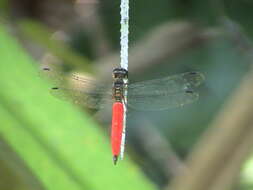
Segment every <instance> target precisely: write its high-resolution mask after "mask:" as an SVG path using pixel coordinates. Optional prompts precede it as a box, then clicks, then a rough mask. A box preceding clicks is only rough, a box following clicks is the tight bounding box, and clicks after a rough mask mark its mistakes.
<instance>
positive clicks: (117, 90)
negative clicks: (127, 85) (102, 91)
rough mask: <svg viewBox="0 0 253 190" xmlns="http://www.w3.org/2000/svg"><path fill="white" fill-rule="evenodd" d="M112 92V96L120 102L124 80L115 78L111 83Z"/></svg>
mask: <svg viewBox="0 0 253 190" xmlns="http://www.w3.org/2000/svg"><path fill="white" fill-rule="evenodd" d="M112 94H113V98H114V99H115V100H116V101H118V102H121V101H122V99H123V94H124V82H123V79H120V78H119V79H115V81H114V84H113V88H112Z"/></svg>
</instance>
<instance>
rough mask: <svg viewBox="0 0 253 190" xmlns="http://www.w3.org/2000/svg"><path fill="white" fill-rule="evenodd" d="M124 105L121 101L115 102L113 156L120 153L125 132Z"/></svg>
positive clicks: (112, 140)
mask: <svg viewBox="0 0 253 190" xmlns="http://www.w3.org/2000/svg"><path fill="white" fill-rule="evenodd" d="M123 118H124V106H123V103H121V102H115V103H114V104H113V107H112V129H111V144H112V154H113V156H118V155H119V154H120V146H121V140H122V132H123Z"/></svg>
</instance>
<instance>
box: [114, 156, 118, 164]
mask: <svg viewBox="0 0 253 190" xmlns="http://www.w3.org/2000/svg"><path fill="white" fill-rule="evenodd" d="M117 161H118V156H117V155H114V156H113V163H114V165H116V164H117Z"/></svg>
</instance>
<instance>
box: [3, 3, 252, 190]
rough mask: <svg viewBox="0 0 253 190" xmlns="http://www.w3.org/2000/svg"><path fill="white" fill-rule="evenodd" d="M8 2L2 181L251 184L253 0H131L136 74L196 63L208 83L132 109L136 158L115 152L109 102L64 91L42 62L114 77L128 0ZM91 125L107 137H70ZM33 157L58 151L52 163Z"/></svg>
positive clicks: (23, 185) (198, 187) (33, 184)
mask: <svg viewBox="0 0 253 190" xmlns="http://www.w3.org/2000/svg"><path fill="white" fill-rule="evenodd" d="M0 2H1V3H0V8H1V10H0V16H1V17H0V18H1V30H2V34H1V35H2V37H1V38H0V43H1V44H2V45H1V48H0V53H1V57H0V59H1V62H0V64H1V67H0V70H1V72H0V80H1V82H0V86H1V91H0V107H1V110H2V111H1V112H2V113H6V115H4V114H2V116H1V117H2V119H1V120H2V122H1V125H0V128H2V129H0V131H1V132H0V140H1V141H0V178H1V179H0V187H1V189H8V190H11V189H13V190H14V189H19V190H20V189H54V190H55V189H58V188H59V189H60V188H61V189H64V188H66V189H69V188H71V189H92V190H93V189H101V188H103V185H102V184H107V185H108V184H109V186H108V188H109V189H124V188H125V189H146V188H147V187H148V188H150V189H155V188H157V189H164V188H165V189H173V190H177V189H184V190H186V189H188V190H191V189H194V190H202V189H205V190H209V189H210V190H211V189H213V190H214V189H215V190H219V189H240V190H248V189H252V188H253V187H252V186H253V183H252V174H253V173H252V164H251V157H250V153H251V148H252V144H253V141H252V140H251V139H252V138H251V136H250V135H251V134H253V131H252V129H251V128H252V126H253V120H252V114H253V103H252V102H253V101H252V98H253V94H252V81H253V73H252V66H251V63H252V56H251V53H252V48H251V43H252V42H251V39H252V36H253V26H252V18H253V13H252V8H253V3H252V2H251V1H249V0H230V1H226V0H224V1H219V0H215V1H213V0H209V1H201V0H160V1H156V2H154V1H152V0H138V1H133V0H130V34H129V40H130V47H129V80H130V82H135V81H141V80H147V79H153V78H159V77H163V76H167V75H173V74H177V73H182V72H187V71H199V72H201V73H203V74H204V75H205V82H204V83H203V85H201V86H200V88H198V91H199V94H200V98H199V100H198V101H197V102H194V103H193V104H190V105H186V106H184V107H180V108H175V109H169V110H165V111H158V112H137V111H132V112H131V113H130V114H129V117H128V126H127V127H128V128H127V140H126V142H127V146H126V154H127V157H128V158H129V159H126V160H125V161H122V162H119V166H116V167H114V166H113V165H112V163H111V161H110V159H111V158H109V157H110V146H109V134H110V132H109V130H110V129H109V128H110V127H109V126H110V117H111V116H110V114H109V113H110V111H108V110H107V111H104V110H99V111H97V110H89V109H87V108H85V107H83V106H81V105H79V106H78V105H77V106H76V107H73V106H72V105H71V104H69V103H66V102H63V101H58V100H57V99H55V98H54V97H51V95H50V94H49V93H48V91H47V89H46V87H50V86H53V84H51V83H50V84H49V83H48V82H45V79H43V77H42V78H39V77H38V75H37V74H36V73H39V70H40V68H41V67H44V66H51V67H53V68H56V70H57V71H60V72H61V74H64V75H65V76H66V78H67V77H68V76H69V74H70V73H72V72H75V73H79V74H81V75H84V76H91V77H93V78H96V79H99V80H101V81H103V82H105V83H109V84H110V81H111V71H112V69H113V68H114V67H116V66H119V52H120V49H119V48H120V47H119V38H120V33H119V31H120V24H119V23H120V15H119V13H120V8H119V6H120V1H116V0H114V1H113V0H104V1H99V0H97V1H96V0H79V1H74V0H54V1H50V0H44V1H39V0H10V1H7V0H1V1H0ZM7 39H8V40H7ZM13 44H15V45H13ZM7 48H8V49H7ZM21 54H22V56H21ZM29 69H31V70H33V71H31V72H30V70H29ZM60 72H58V73H60ZM31 73H33V74H31ZM35 78H36V79H35ZM21 79H22V80H21ZM38 81H39V82H38ZM49 81H50V80H49ZM29 85H31V86H29ZM43 85H44V86H43ZM21 91H22V92H21ZM44 94H47V95H44ZM50 102H51V103H50ZM53 105H54V106H53ZM38 106H41V107H39V108H38ZM36 109H40V112H41V113H42V112H43V116H42V114H41V113H40V112H39V111H38V110H37V111H38V113H37V112H36V111H35V110H36ZM109 109H110V108H109ZM52 110H53V111H52ZM76 110H79V111H76ZM76 112H78V114H79V115H80V116H76V114H77V113H76ZM26 113H27V114H26ZM28 113H29V114H28ZM1 117H0V118H1ZM76 117H77V118H76ZM50 118H51V119H50ZM54 118H57V119H54ZM82 119H83V120H84V121H81V120H82ZM1 120H0V121H1ZM77 120H78V121H77ZM79 120H80V123H79ZM91 120H92V121H91ZM24 121H27V122H24ZM59 121H60V123H62V125H63V126H61V124H60V123H59ZM44 122H45V123H44ZM82 122H84V123H85V124H83V126H76V125H78V124H79V125H80V124H81V123H82ZM89 122H91V123H92V124H89ZM14 123H16V125H17V126H16V125H14ZM42 123H43V124H42ZM94 123H96V124H94ZM90 125H94V126H90ZM15 126H16V127H17V129H16V128H15ZM21 126H22V127H21ZM28 126H29V127H28ZM43 126H45V128H43ZM57 126H58V127H57ZM64 126H65V127H66V128H64ZM70 126H71V127H73V130H72V129H71V128H70ZM96 126H100V127H97V129H98V130H97V129H88V128H96ZM41 127H42V129H41ZM68 127H69V128H68ZM21 128H22V129H25V130H26V131H28V134H29V135H30V136H31V137H33V138H34V140H33V141H31V143H28V142H26V141H24V137H25V136H24V137H21V136H20V135H18V134H16V132H17V130H18V129H21ZM28 128H29V130H28ZM38 128H40V129H38ZM58 129H59V130H58ZM68 130H69V131H68ZM88 131H89V132H88ZM97 131H98V132H97ZM70 133H71V135H72V136H71V137H69V134H70ZM82 133H85V136H84V137H81V136H80V138H81V139H82V138H84V139H85V138H89V140H90V141H89V142H93V141H94V139H96V140H95V141H96V142H97V141H99V139H102V140H101V142H99V143H98V144H97V143H95V144H93V143H90V144H89V143H88V144H82V145H80V143H79V141H78V140H76V141H73V140H74V139H78V138H77V137H76V136H79V135H81V134H82ZM65 137H66V138H65ZM56 138H59V139H60V142H58V141H57V140H56ZM71 139H72V140H71ZM92 139H93V140H92ZM33 143H35V144H36V143H39V144H40V145H42V144H43V146H42V147H41V149H39V148H32V147H33V146H34V147H35V144H34V145H33ZM58 143H59V144H58ZM58 145H59V146H58ZM105 145H106V146H105ZM26 147H27V149H29V151H28V152H26V153H25V149H26ZM72 147H75V148H73V150H75V152H71V150H70V149H72ZM89 147H92V148H89ZM102 148H105V149H103V150H101V149H102ZM37 151H38V152H40V153H41V152H43V153H45V155H44V156H45V158H44V157H43V156H42V155H41V156H39V153H37ZM78 155H80V161H77V160H76V159H75V158H76V157H78ZM35 158H40V159H41V160H47V159H49V160H54V161H53V162H52V164H50V166H49V164H48V165H47V164H45V163H44V164H45V165H47V166H46V168H47V170H43V169H41V168H44V166H45V165H44V164H43V162H42V163H41V162H40V163H38V162H36V159H35ZM81 158H87V159H86V160H82V159H81ZM104 158H106V160H105V159H104ZM108 160H109V161H108ZM45 162H46V161H45ZM124 162H125V163H124ZM48 163H49V162H48ZM98 163H99V164H98ZM121 165H123V166H121ZM125 165H126V166H125ZM128 165H129V166H128ZM58 166H60V168H61V172H60V174H62V175H63V174H64V176H65V177H66V178H64V177H63V176H62V175H60V174H58V173H57V171H56V170H57V168H58ZM129 167H130V168H131V167H133V168H134V169H132V170H131V169H129ZM87 168H88V169H87ZM119 168H120V169H119ZM83 171H86V172H83ZM132 173H135V174H134V175H133V174H132ZM89 174H91V175H89ZM50 176H51V177H50ZM94 176H96V177H94ZM136 176H138V177H136ZM139 176H141V177H139ZM128 177H129V179H128ZM56 178H58V179H59V180H56ZM100 180H101V181H100ZM128 180H129V181H128ZM132 180H133V181H134V182H132ZM62 181H65V182H66V183H67V182H69V184H68V185H64V184H63V183H62ZM102 181H103V182H102ZM115 181H117V183H115V184H114V182H115ZM100 182H102V183H101V184H100ZM59 184H60V185H59ZM143 184H144V185H143ZM104 188H105V187H104Z"/></svg>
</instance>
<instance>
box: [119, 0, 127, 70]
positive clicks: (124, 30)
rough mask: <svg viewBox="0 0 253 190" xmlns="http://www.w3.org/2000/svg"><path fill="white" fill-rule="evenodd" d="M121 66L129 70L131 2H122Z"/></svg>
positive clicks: (125, 0) (124, 0)
mask: <svg viewBox="0 0 253 190" xmlns="http://www.w3.org/2000/svg"><path fill="white" fill-rule="evenodd" d="M120 15H121V21H120V24H121V29H120V32H121V37H120V47H121V50H120V66H121V67H122V68H124V69H126V70H128V34H129V30H128V29H129V0H121V5H120Z"/></svg>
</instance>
